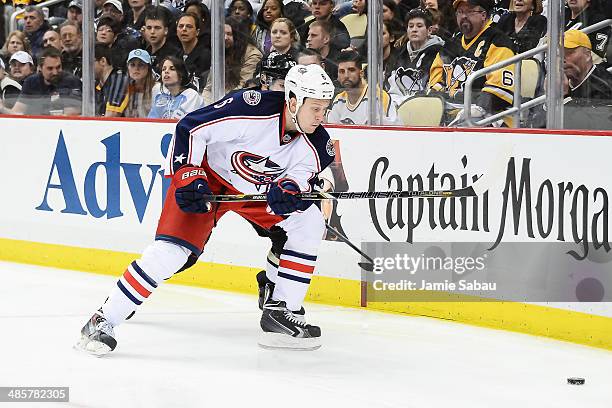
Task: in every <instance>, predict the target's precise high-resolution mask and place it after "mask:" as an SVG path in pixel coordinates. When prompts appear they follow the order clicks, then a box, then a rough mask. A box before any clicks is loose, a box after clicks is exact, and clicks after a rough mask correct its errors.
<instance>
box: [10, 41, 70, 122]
mask: <svg viewBox="0 0 612 408" xmlns="http://www.w3.org/2000/svg"><path fill="white" fill-rule="evenodd" d="M13 57H15V55H13ZM80 106H81V81H80V80H79V79H78V78H77V77H75V76H74V75H71V74H68V73H65V72H63V71H62V56H61V54H60V52H59V51H58V50H56V49H55V48H53V47H50V48H47V49H45V50H43V51H42V53H41V55H40V72H39V73H37V74H34V75H30V76H29V77H28V78H26V80H25V81H24V82H23V86H22V88H21V94H20V95H19V99H18V100H17V102H15V106H13V109H12V110H11V111H10V112H11V113H13V114H17V115H23V114H29V115H78V114H79V113H80V111H81V108H80ZM5 109H6V108H4V107H3V108H2V109H0V111H3V112H4V113H8V112H5Z"/></svg>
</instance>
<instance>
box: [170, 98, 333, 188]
mask: <svg viewBox="0 0 612 408" xmlns="http://www.w3.org/2000/svg"><path fill="white" fill-rule="evenodd" d="M284 106H285V98H284V93H283V92H273V91H257V90H243V91H239V92H236V93H233V94H230V95H227V96H226V97H225V98H224V99H221V100H220V101H218V102H217V103H214V104H211V105H209V106H207V107H205V108H202V109H198V110H196V111H194V112H191V113H190V114H188V115H187V116H185V117H184V118H183V119H181V120H180V121H179V123H178V124H177V126H176V131H175V133H174V138H173V141H172V146H171V149H170V151H169V154H168V158H167V159H168V160H167V165H166V169H165V171H166V173H165V174H166V176H172V175H173V174H174V172H175V171H176V170H178V169H179V168H180V167H181V166H183V165H185V164H187V163H189V164H192V165H195V166H203V164H204V163H207V164H208V166H209V167H210V169H211V170H212V171H214V172H215V173H216V176H217V177H218V178H220V179H222V180H223V181H225V182H226V183H227V184H229V185H231V186H232V187H234V188H235V189H236V190H238V191H240V192H241V193H245V194H257V193H262V192H265V191H266V190H267V186H268V184H270V183H271V182H273V181H275V180H279V179H281V178H290V179H292V180H294V181H295V182H296V183H297V184H298V185H299V186H300V190H301V191H312V188H313V185H314V184H315V183H316V182H317V177H316V176H317V174H318V173H319V172H321V171H322V170H323V169H325V168H326V167H327V166H329V165H330V164H331V162H332V161H333V160H334V157H335V150H334V145H333V142H332V141H331V139H330V138H329V135H328V133H327V131H326V130H325V129H324V128H323V127H322V126H319V127H317V129H316V130H315V131H314V133H312V134H309V135H304V134H300V133H287V132H286V131H285V123H284V114H283V112H284Z"/></svg>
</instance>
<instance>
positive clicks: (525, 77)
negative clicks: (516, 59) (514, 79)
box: [521, 59, 541, 99]
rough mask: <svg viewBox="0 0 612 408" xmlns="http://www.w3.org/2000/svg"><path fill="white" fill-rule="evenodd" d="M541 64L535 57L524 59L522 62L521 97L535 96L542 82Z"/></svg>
mask: <svg viewBox="0 0 612 408" xmlns="http://www.w3.org/2000/svg"><path fill="white" fill-rule="evenodd" d="M540 72H541V71H540V64H539V63H538V61H536V60H533V59H526V60H523V62H522V64H521V97H523V98H530V99H533V98H535V94H536V89H537V87H538V84H539V82H540Z"/></svg>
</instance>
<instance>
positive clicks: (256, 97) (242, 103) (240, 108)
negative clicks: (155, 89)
mask: <svg viewBox="0 0 612 408" xmlns="http://www.w3.org/2000/svg"><path fill="white" fill-rule="evenodd" d="M284 103H285V96H284V94H283V93H282V92H273V91H260V90H255V89H247V90H241V91H238V92H234V93H231V94H229V95H226V96H225V97H224V98H223V99H221V100H219V101H217V102H215V103H213V104H210V105H208V106H206V107H204V108H201V109H198V110H196V111H193V112H192V113H190V114H189V115H187V116H191V117H192V118H193V119H199V120H203V121H212V120H216V119H221V118H225V117H230V116H235V117H239V116H244V117H254V116H257V117H262V116H274V115H279V114H280V113H281V112H282V110H283V106H284Z"/></svg>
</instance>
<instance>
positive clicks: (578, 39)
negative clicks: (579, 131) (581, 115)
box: [563, 30, 612, 105]
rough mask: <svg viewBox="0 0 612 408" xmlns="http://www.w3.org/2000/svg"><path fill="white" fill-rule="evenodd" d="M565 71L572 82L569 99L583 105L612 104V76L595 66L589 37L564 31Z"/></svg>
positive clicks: (600, 66)
mask: <svg viewBox="0 0 612 408" xmlns="http://www.w3.org/2000/svg"><path fill="white" fill-rule="evenodd" d="M563 46H564V48H565V55H564V60H563V70H564V72H565V75H566V76H567V78H568V79H569V96H570V97H571V98H572V100H573V101H574V102H575V103H577V104H580V105H610V104H612V74H610V73H609V72H608V71H606V68H605V67H604V66H603V65H602V64H597V65H596V64H593V58H592V56H591V51H592V46H591V41H590V39H589V37H588V36H587V35H586V34H584V33H583V32H581V31H578V30H568V31H566V32H565V38H564V40H563Z"/></svg>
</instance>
